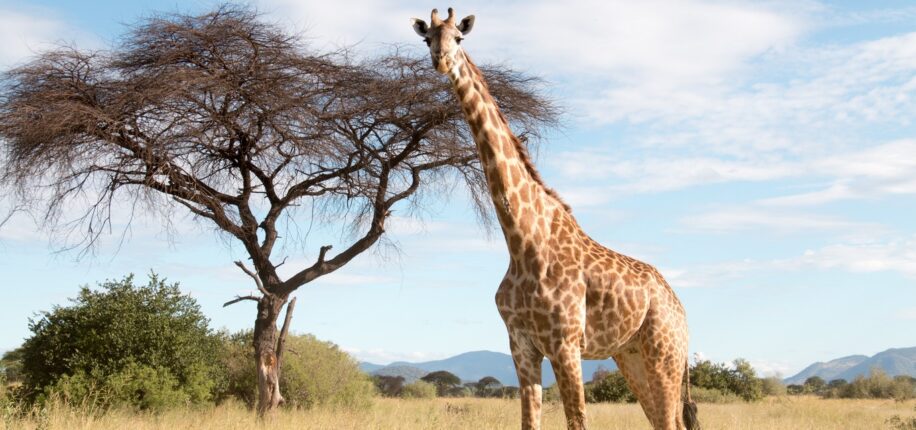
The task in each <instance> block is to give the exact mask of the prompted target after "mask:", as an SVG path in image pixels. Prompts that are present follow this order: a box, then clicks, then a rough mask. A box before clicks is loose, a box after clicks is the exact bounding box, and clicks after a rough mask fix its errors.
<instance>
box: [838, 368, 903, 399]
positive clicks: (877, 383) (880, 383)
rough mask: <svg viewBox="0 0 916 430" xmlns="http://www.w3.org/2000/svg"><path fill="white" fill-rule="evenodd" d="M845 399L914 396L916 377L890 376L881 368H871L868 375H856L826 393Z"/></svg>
mask: <svg viewBox="0 0 916 430" xmlns="http://www.w3.org/2000/svg"><path fill="white" fill-rule="evenodd" d="M827 395H829V396H834V395H835V396H836V397H841V398H847V399H896V400H900V401H903V400H909V399H913V398H916V379H914V378H912V377H910V376H906V375H901V376H895V377H893V378H891V377H890V376H888V375H887V373H885V372H884V371H883V370H881V369H877V368H876V369H872V371H871V372H869V374H868V376H858V377H856V379H854V380H853V381H852V382H850V383H848V384H845V385H843V386H841V387H838V388H837V389H836V390H835V391H830V392H828V393H827Z"/></svg>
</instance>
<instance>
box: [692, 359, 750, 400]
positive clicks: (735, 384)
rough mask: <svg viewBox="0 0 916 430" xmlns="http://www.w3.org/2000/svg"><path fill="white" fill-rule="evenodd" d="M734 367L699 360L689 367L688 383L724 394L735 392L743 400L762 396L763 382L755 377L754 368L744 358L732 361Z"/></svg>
mask: <svg viewBox="0 0 916 430" xmlns="http://www.w3.org/2000/svg"><path fill="white" fill-rule="evenodd" d="M733 364H734V368H733V369H732V368H729V366H727V365H725V364H724V363H713V362H711V361H709V360H701V361H698V362H697V363H696V365H694V366H693V367H692V368H691V369H690V383H691V384H692V385H694V386H697V387H700V388H705V389H708V390H717V391H719V392H721V393H724V394H729V393H731V394H735V395H737V396H739V397H741V398H742V399H744V400H745V401H754V400H759V399H761V398H763V382H762V381H761V380H760V378H757V375H756V372H755V371H754V368H753V367H751V364H750V363H748V362H747V360H744V359H741V358H739V359H737V360H735V361H734V363H733Z"/></svg>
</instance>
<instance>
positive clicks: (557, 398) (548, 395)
mask: <svg viewBox="0 0 916 430" xmlns="http://www.w3.org/2000/svg"><path fill="white" fill-rule="evenodd" d="M541 398H542V399H543V400H544V402H545V403H557V402H561V401H563V397H562V396H561V395H560V387H559V386H558V385H557V384H556V383H554V384H553V385H551V386H549V387H547V388H544V390H543V392H542V393H541Z"/></svg>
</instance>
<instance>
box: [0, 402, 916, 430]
mask: <svg viewBox="0 0 916 430" xmlns="http://www.w3.org/2000/svg"><path fill="white" fill-rule="evenodd" d="M914 406H916V402H913V401H910V402H903V403H900V402H894V401H889V400H822V399H817V398H812V397H784V398H770V399H767V400H764V401H762V402H758V403H751V404H746V403H735V404H701V405H700V419H701V422H702V424H703V428H704V429H707V430H712V429H729V430H734V429H755V430H767V429H780V430H783V429H890V426H889V425H887V424H885V421H886V420H887V419H888V418H890V417H891V416H894V415H900V416H901V417H911V416H913V415H916V411H914ZM518 417H519V405H518V402H517V401H511V400H482V399H436V400H391V399H379V400H378V401H376V402H375V404H374V405H373V406H372V407H370V408H368V409H365V410H333V409H315V410H310V411H280V412H278V413H277V414H275V416H274V417H272V418H271V419H270V421H268V422H266V423H262V422H258V420H257V419H255V417H254V415H253V414H252V413H251V412H249V411H247V410H246V409H245V408H244V407H241V406H239V405H223V406H220V407H216V408H210V409H204V410H185V411H172V412H168V413H165V414H161V415H136V414H132V413H126V412H111V413H108V414H106V415H104V416H101V417H91V416H87V414H85V413H82V412H80V411H75V410H69V409H65V408H52V409H50V410H47V411H44V412H43V413H39V414H37V415H36V416H33V417H31V418H29V419H24V420H22V419H11V418H9V416H7V418H6V419H5V420H4V421H5V422H4V423H3V428H6V429H23V430H28V429H47V430H64V429H66V430H77V429H112V430H114V429H118V430H121V429H130V430H152V429H161V430H181V429H220V430H224V429H261V428H263V429H265V430H266V429H315V430H317V429H335V430H336V429H360V430H363V429H378V430H382V429H384V430H389V429H403V430H420V429H429V430H433V429H436V430H439V429H467V430H484V429H512V430H515V429H518V428H519V418H518ZM588 419H589V427H590V428H593V429H627V430H636V429H648V428H649V426H648V423H647V421H646V419H645V417H644V416H643V414H642V411H641V410H640V409H639V407H638V406H637V405H635V404H634V405H618V404H601V405H589V409H588ZM563 422H564V421H563V410H562V407H561V406H560V405H558V404H547V405H545V409H544V425H543V427H544V429H545V430H549V429H562V428H565V427H564V426H563Z"/></svg>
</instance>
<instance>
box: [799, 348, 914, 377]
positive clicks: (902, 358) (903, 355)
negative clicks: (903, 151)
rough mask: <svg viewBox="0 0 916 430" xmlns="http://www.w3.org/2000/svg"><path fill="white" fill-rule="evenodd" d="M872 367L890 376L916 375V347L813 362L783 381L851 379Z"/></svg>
mask: <svg viewBox="0 0 916 430" xmlns="http://www.w3.org/2000/svg"><path fill="white" fill-rule="evenodd" d="M873 368H878V369H881V370H883V371H884V372H886V373H887V374H888V375H890V376H897V375H909V376H913V377H916V347H912V348H896V349H895V348H891V349H888V350H887V351H883V352H879V353H877V354H875V355H874V356H872V357H868V356H865V355H851V356H848V357H843V358H837V359H836V360H831V361H828V362H826V363H814V364H812V365H810V366H808V367H806V368H805V369H804V370H802V371H801V372H799V373H798V374H797V375H794V376H792V377H789V378H786V379H785V380H784V381H785V383H787V384H802V383H804V382H805V380H806V379H808V378H810V377H812V376H820V377H821V378H823V379H824V380H825V381H830V380H833V379H845V380H847V381H852V380H853V379H855V378H856V377H857V376H860V375H868V372H870V371H871V369H873Z"/></svg>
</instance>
